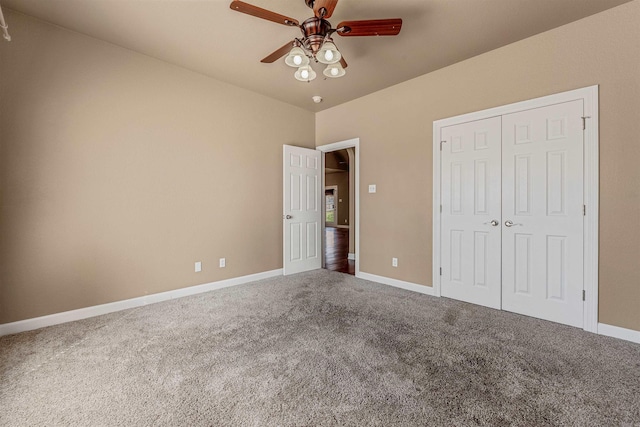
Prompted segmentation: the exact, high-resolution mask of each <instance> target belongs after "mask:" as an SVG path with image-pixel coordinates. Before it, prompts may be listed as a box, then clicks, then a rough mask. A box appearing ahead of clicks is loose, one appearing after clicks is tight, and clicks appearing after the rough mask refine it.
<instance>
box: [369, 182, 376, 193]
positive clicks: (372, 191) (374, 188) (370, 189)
mask: <svg viewBox="0 0 640 427" xmlns="http://www.w3.org/2000/svg"><path fill="white" fill-rule="evenodd" d="M375 192H376V185H375V184H369V193H375Z"/></svg>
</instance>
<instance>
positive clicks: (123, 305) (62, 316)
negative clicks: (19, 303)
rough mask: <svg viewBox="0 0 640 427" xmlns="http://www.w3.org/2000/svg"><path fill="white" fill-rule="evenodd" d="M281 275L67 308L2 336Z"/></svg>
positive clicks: (3, 328) (1, 329)
mask: <svg viewBox="0 0 640 427" xmlns="http://www.w3.org/2000/svg"><path fill="white" fill-rule="evenodd" d="M276 276H282V269H281V268H279V269H276V270H271V271H264V272H262V273H256V274H249V275H247V276H241V277H234V278H231V279H225V280H220V281H217V282H211V283H205V284H203V285H196V286H189V287H187V288H181V289H174V290H172V291H167V292H160V293H157V294H151V295H145V296H143V297H137V298H131V299H126V300H122V301H116V302H111V303H108V304H100V305H94V306H92V307H85V308H79V309H77V310H71V311H65V312H62V313H55V314H50V315H48V316H42V317H35V318H32V319H26V320H20V321H18V322H12V323H5V324H2V325H0V336H2V335H9V334H17V333H19V332H25V331H31V330H34V329H40V328H44V327H46V326H53V325H58V324H60V323H66V322H73V321H75V320H82V319H86V318H89V317H95V316H101V315H103V314H108V313H113V312H116V311H122V310H127V309H129V308H136V307H142V306H144V305H148V304H155V303H157V302H162V301H168V300H172V299H176V298H182V297H186V296H189V295H196V294H201V293H203V292H209V291H214V290H216V289H222V288H228V287H230V286H236V285H242V284H244V283H249V282H254V281H256V280H262V279H268V278H270V277H276Z"/></svg>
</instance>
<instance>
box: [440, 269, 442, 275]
mask: <svg viewBox="0 0 640 427" xmlns="http://www.w3.org/2000/svg"><path fill="white" fill-rule="evenodd" d="M440 275H441V276H442V267H440Z"/></svg>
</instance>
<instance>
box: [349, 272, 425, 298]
mask: <svg viewBox="0 0 640 427" xmlns="http://www.w3.org/2000/svg"><path fill="white" fill-rule="evenodd" d="M356 277H358V278H360V279H364V280H369V281H371V282H376V283H382V284H383V285H389V286H393V287H396V288H402V289H406V290H408V291H413V292H418V293H421V294H425V295H433V288H432V287H430V286H425V285H418V284H417V283H411V282H405V281H403V280H398V279H392V278H390V277H384V276H378V275H376V274H370V273H364V272H361V273H359V274H356Z"/></svg>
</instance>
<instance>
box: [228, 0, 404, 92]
mask: <svg viewBox="0 0 640 427" xmlns="http://www.w3.org/2000/svg"><path fill="white" fill-rule="evenodd" d="M304 2H305V4H306V5H307V6H308V7H309V8H311V9H313V13H314V16H313V17H311V18H309V19H307V20H305V21H304V22H303V23H302V24H300V23H299V22H298V21H297V20H295V19H293V18H289V17H287V16H284V15H280V14H279V13H275V12H272V11H270V10H267V9H263V8H260V7H258V6H254V5H251V4H249V3H245V2H243V1H240V0H233V1H232V2H231V5H230V7H231V9H232V10H235V11H237V12H242V13H246V14H247V15H252V16H255V17H258V18H262V19H266V20H268V21H272V22H276V23H278V24H282V25H286V26H288V27H298V28H299V29H300V31H301V32H302V37H300V38H295V39H293V40H292V41H291V42H289V43H287V44H285V45H284V46H282V47H281V48H280V49H278V50H276V51H275V52H273V53H272V54H270V55H268V56H266V57H265V58H263V59H262V61H261V62H264V63H272V62H275V61H276V60H277V59H279V58H281V57H283V56H285V55H287V57H286V58H285V63H286V64H287V65H289V66H291V67H296V68H298V70H297V71H296V72H295V74H294V76H295V78H296V79H298V80H300V81H305V82H309V81H311V80H313V79H315V78H316V73H315V71H313V69H312V68H311V66H310V61H311V60H314V61H315V62H320V63H323V64H327V68H326V69H325V70H324V71H323V74H324V75H325V76H327V77H331V78H337V77H342V76H344V75H345V73H346V72H345V68H347V62H346V61H345V60H344V57H343V56H342V54H341V53H340V51H339V50H338V48H337V47H336V45H335V43H334V42H333V39H332V38H331V36H332V35H333V34H334V33H337V34H338V35H340V36H343V37H360V36H396V35H398V34H399V33H400V29H401V28H402V19H400V18H394V19H369V20H361V21H343V22H341V23H339V24H338V26H337V27H336V28H333V27H332V26H331V23H330V22H329V21H327V19H328V18H330V17H331V15H332V14H333V11H334V9H335V8H336V5H337V4H338V0H304Z"/></svg>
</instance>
